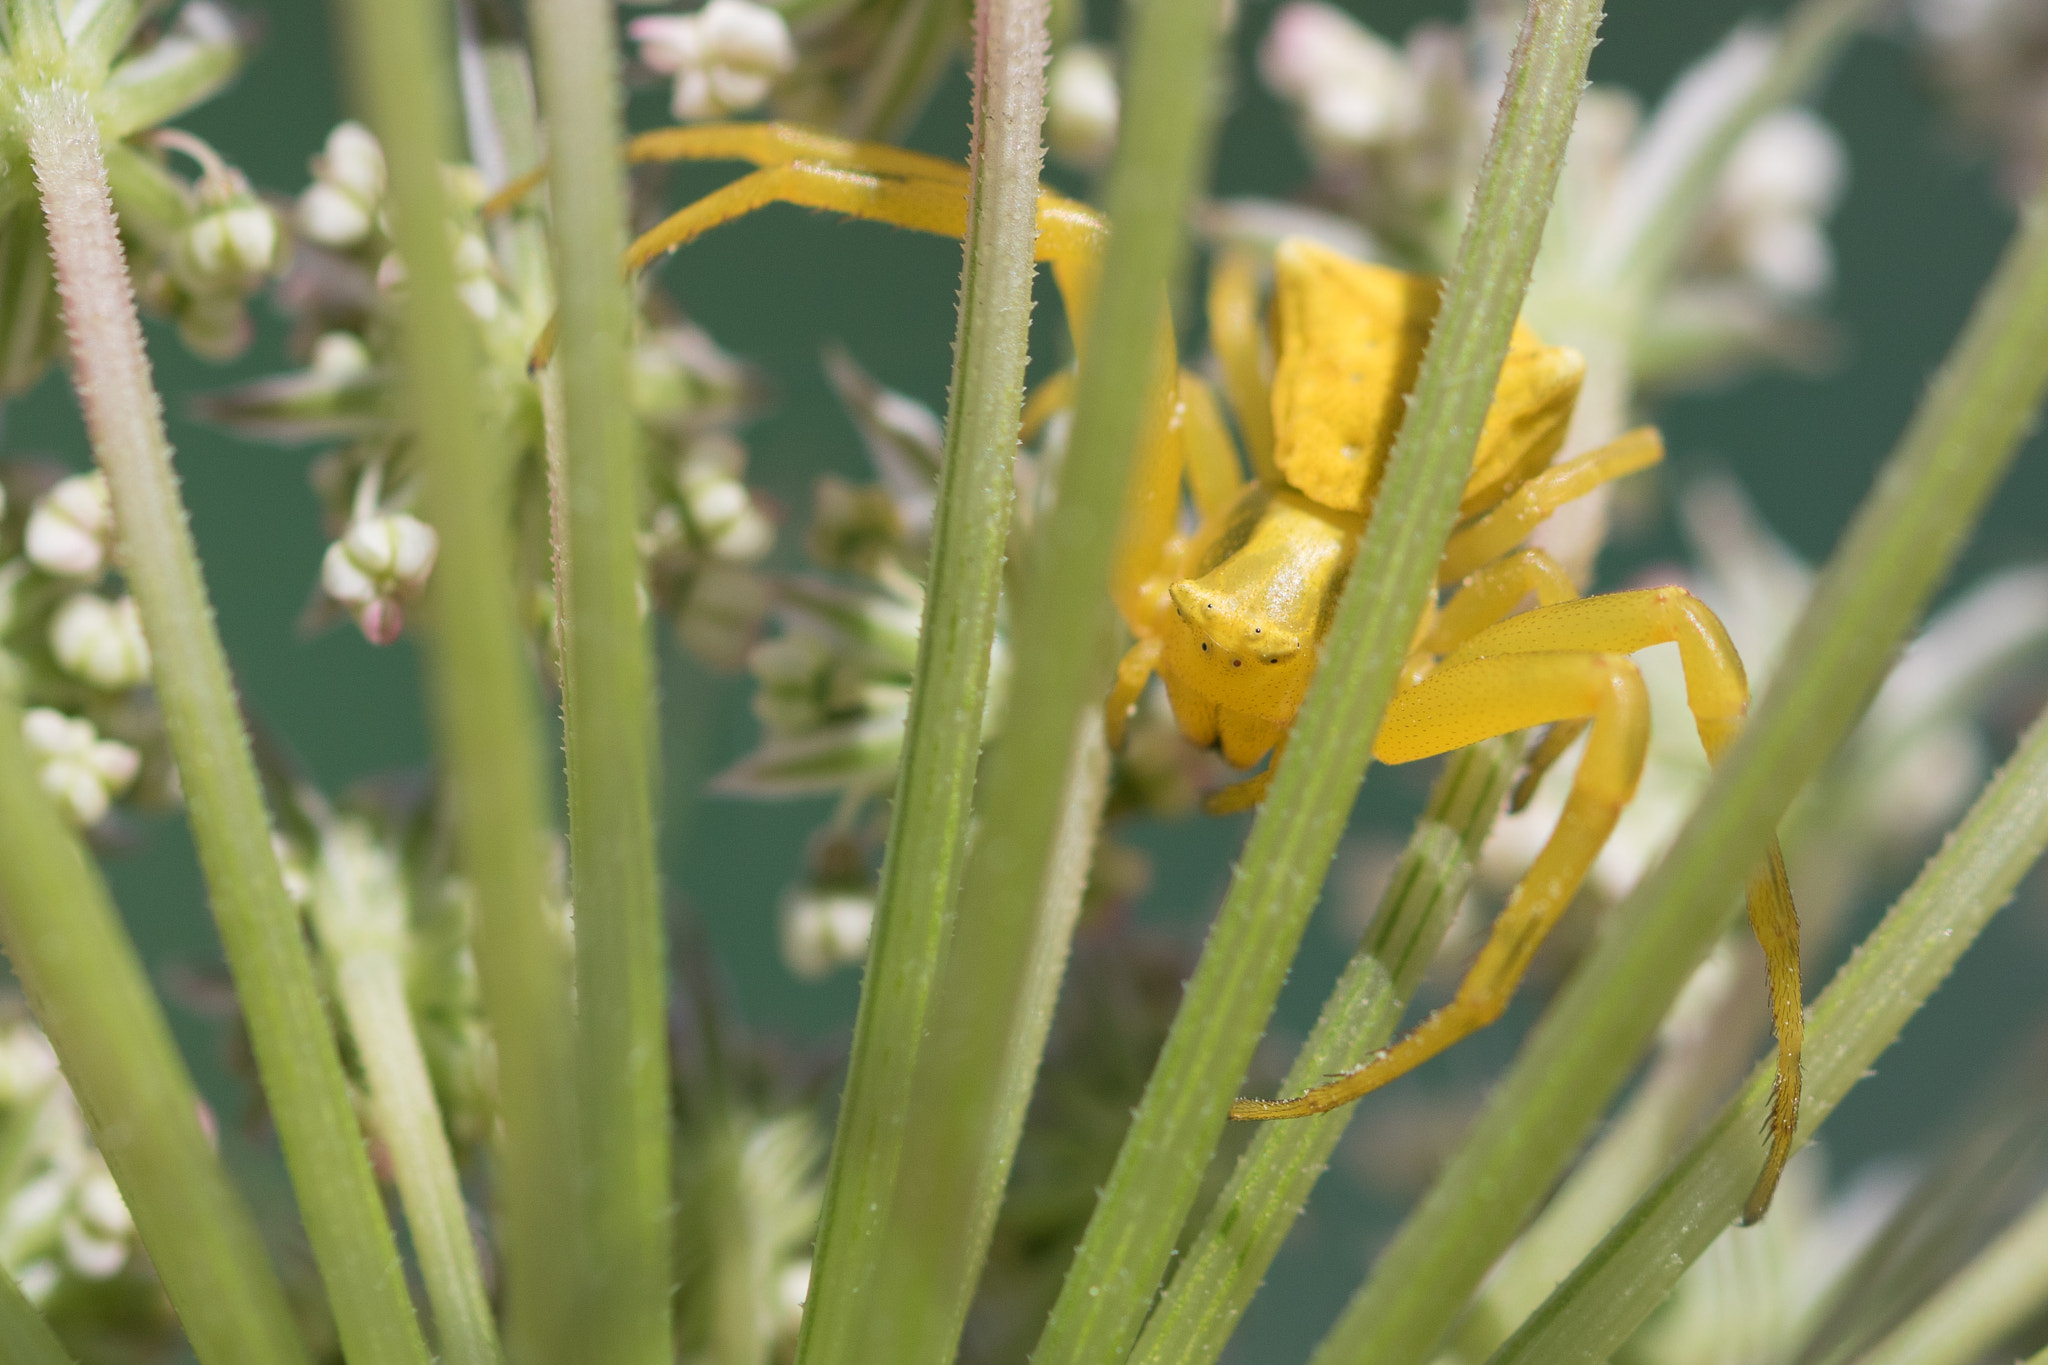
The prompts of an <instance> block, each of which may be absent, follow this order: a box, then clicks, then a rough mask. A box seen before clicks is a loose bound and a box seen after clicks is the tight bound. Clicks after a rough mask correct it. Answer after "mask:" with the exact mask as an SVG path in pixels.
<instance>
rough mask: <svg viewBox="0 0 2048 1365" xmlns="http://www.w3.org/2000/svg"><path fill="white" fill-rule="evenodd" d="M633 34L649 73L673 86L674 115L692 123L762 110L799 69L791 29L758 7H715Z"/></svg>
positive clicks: (735, 2) (651, 20)
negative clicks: (785, 79)
mask: <svg viewBox="0 0 2048 1365" xmlns="http://www.w3.org/2000/svg"><path fill="white" fill-rule="evenodd" d="M626 32H627V33H628V34H629V35H630V36H631V37H632V39H633V40H634V41H635V42H637V43H638V44H639V45H640V60H641V61H642V62H643V63H645V64H646V66H647V68H648V69H649V70H650V71H654V72H657V73H658V74H660V75H664V76H669V77H672V78H673V79H674V81H675V86H674V90H673V93H672V94H671V95H670V96H669V108H670V110H671V111H672V112H673V113H674V114H675V116H676V117H677V118H679V119H682V120H684V121H685V122H696V121H698V120H702V119H716V118H726V117H729V116H730V115H733V114H743V113H746V112H747V111H749V110H751V109H758V108H760V107H761V105H762V104H763V103H765V102H766V101H767V99H768V95H769V93H770V92H771V91H772V90H773V89H774V88H775V83H776V82H777V81H778V80H780V79H781V78H782V77H784V76H787V75H788V74H789V73H790V71H791V70H792V69H793V68H794V67H795V66H796V45H795V43H793V42H792V41H791V39H790V36H789V25H788V23H786V22H785V21H784V20H783V17H782V15H781V14H779V13H778V12H776V11H775V10H772V9H770V8H768V7H767V6H766V5H757V4H755V3H754V2H753V0H710V3H709V4H707V5H705V6H704V8H702V9H700V10H698V11H697V12H695V13H694V14H651V15H648V16H647V17H645V18H643V19H635V20H634V21H633V22H632V23H631V24H629V25H628V26H627V28H626Z"/></svg>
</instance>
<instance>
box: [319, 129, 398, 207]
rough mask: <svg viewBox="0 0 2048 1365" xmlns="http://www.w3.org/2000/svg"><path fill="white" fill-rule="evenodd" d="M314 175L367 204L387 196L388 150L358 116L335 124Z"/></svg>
mask: <svg viewBox="0 0 2048 1365" xmlns="http://www.w3.org/2000/svg"><path fill="white" fill-rule="evenodd" d="M314 174H315V175H317V176H318V177H319V178H320V179H322V180H324V181H326V182H327V183H328V184H330V185H332V186H334V187H335V188H336V189H339V190H345V191H347V192H348V193H349V194H352V195H354V196H355V197H356V198H357V199H359V200H361V201H363V202H364V203H367V204H375V203H376V202H377V201H378V200H380V199H382V198H383V197H384V149H383V148H382V147H380V146H378V145H377V139H376V136H375V135H374V134H372V133H371V132H370V130H369V129H368V128H365V127H364V126H363V125H362V124H360V123H357V122H356V121H355V120H354V119H349V120H346V121H344V122H342V123H337V124H335V125H334V131H333V132H331V133H329V134H328V135H327V145H326V147H325V148H324V149H323V153H322V155H321V157H320V159H319V162H318V164H317V165H316V166H315V168H314Z"/></svg>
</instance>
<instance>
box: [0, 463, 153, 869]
mask: <svg viewBox="0 0 2048 1365" xmlns="http://www.w3.org/2000/svg"><path fill="white" fill-rule="evenodd" d="M10 512H11V513H12V514H10ZM113 521H114V518H113V509H112V508H111V506H110V505H109V503H108V499H107V487H106V483H105V481H104V480H103V479H102V478H101V477H100V476H99V475H98V474H97V473H92V474H71V475H63V474H60V473H59V472H58V471H56V470H53V469H50V468H48V467H46V466H40V465H34V464H28V463H21V462H17V463H13V464H8V465H5V466H0V686H4V687H6V688H8V689H9V690H11V691H13V692H14V693H15V694H16V695H17V696H18V697H19V698H20V700H21V701H22V702H23V703H24V704H25V706H26V708H27V709H26V714H25V715H24V717H23V721H22V737H23V739H24V740H26V741H27V745H28V750H29V753H30V755H31V756H32V757H33V759H34V760H35V762H36V764H37V773H38V777H39V779H40V780H41V782H42V785H43V788H44V789H45V790H46V791H48V792H49V793H50V795H51V796H52V797H53V798H55V799H56V801H57V805H58V808H59V809H60V810H62V811H63V812H64V814H65V815H66V816H67V817H69V818H70V820H71V821H72V822H73V823H75V824H77V825H78V826H80V827H81V828H90V827H92V826H94V825H97V824H99V823H100V822H101V821H102V820H104V819H105V818H106V817H107V815H108V813H109V811H110V810H111V809H112V807H113V803H114V802H115V801H116V800H118V799H120V798H122V797H124V796H128V795H149V796H153V797H156V798H159V799H161V798H163V797H167V796H168V795H169V794H170V791H171V789H172V786H173V782H174V779H173V776H172V770H171V768H170V764H169V761H168V757H167V754H166V751H165V742H164V736H163V732H162V726H161V723H160V720H159V718H158V716H157V714H156V708H155V703H154V700H153V696H152V694H151V692H150V690H149V680H150V657H149V642H148V640H147V639H146V638H145V637H144V635H143V633H142V621H141V617H140V616H139V614H138V613H137V611H136V608H135V601H134V599H133V598H131V597H129V596H128V595H126V593H124V592H122V591H121V590H120V589H119V588H118V587H117V586H115V582H114V579H113V576H112V573H111V568H112V565H111V559H112V540H113V531H114V525H113Z"/></svg>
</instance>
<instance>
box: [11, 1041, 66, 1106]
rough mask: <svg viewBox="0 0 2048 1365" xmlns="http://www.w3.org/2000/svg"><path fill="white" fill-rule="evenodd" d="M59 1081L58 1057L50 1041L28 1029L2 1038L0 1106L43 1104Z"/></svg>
mask: <svg viewBox="0 0 2048 1365" xmlns="http://www.w3.org/2000/svg"><path fill="white" fill-rule="evenodd" d="M56 1079H57V1054H56V1052H55V1051H53V1050H52V1049H51V1047H50V1040H49V1039H47V1038H45V1037H44V1036H43V1035H42V1033H41V1032H39V1031H38V1030H36V1029H33V1028H28V1027H25V1026H23V1027H16V1028H12V1029H9V1030H8V1031H7V1032H6V1034H5V1035H0V1104H9V1105H13V1104H20V1103H22V1102H23V1101H31V1102H33V1101H36V1100H40V1099H41V1098H42V1096H43V1095H44V1094H45V1093H46V1092H47V1091H48V1090H49V1088H50V1086H51V1084H52V1083H53V1082H54V1081H55V1080H56Z"/></svg>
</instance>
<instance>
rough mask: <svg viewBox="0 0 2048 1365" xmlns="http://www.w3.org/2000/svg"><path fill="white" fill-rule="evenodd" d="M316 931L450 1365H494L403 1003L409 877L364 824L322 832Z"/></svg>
mask: <svg viewBox="0 0 2048 1365" xmlns="http://www.w3.org/2000/svg"><path fill="white" fill-rule="evenodd" d="M312 919H313V929H314V932H315V933H317V934H318V935H319V936H320V947H321V949H322V951H323V952H324V953H325V955H326V958H327V961H328V963H329V965H330V966H331V967H332V969H333V972H334V984H335V993H336V995H337V996H338V997H339V998H340V1003H341V1011H342V1016H343V1018H344V1019H345V1020H346V1021H347V1023H348V1031H349V1036H350V1037H351V1038H352V1039H353V1040H354V1041H355V1048H356V1055H357V1056H358V1057H359V1058H361V1060H362V1066H363V1072H364V1075H365V1076H366V1077H367V1078H368V1081H369V1091H370V1108H371V1113H372V1121H373V1122H374V1124H375V1127H376V1131H377V1135H378V1136H379V1137H380V1138H382V1139H383V1142H384V1147H385V1150H386V1151H387V1152H389V1153H390V1157H391V1169H392V1172H393V1174H394V1175H395V1177H396V1179H397V1182H398V1197H399V1200H400V1202H401V1203H402V1204H403V1205H404V1207H405V1221H406V1226H407V1227H408V1228H409V1229H410V1230H411V1232H412V1244H413V1251H414V1253H415V1254H416V1255H417V1256H418V1258H419V1264H420V1278H421V1279H422V1280H423V1281H424V1282H425V1284H426V1290H427V1300H428V1302H429V1303H431V1304H432V1305H433V1309H434V1338H435V1344H436V1345H437V1346H438V1347H439V1358H440V1359H441V1360H442V1361H444V1362H447V1365H497V1362H498V1361H499V1360H500V1359H501V1358H502V1357H501V1353H500V1351H499V1349H498V1328H497V1324H496V1323H495V1322H494V1321H493V1320H492V1317H491V1300H490V1294H489V1292H488V1291H487V1290H486V1289H485V1287H484V1276H483V1268H482V1266H481V1265H480V1264H479V1263H478V1261H477V1254H476V1238H475V1236H474V1234H473V1233H472V1232H471V1231H470V1225H469V1210H468V1207H467V1206H466V1205H465V1204H464V1203H463V1199H462V1183H461V1180H460V1178H459V1177H458V1176H457V1174H456V1171H455V1158H454V1155H453V1154H452V1153H451V1152H450V1151H449V1149H448V1131H447V1127H446V1125H445V1124H444V1123H443V1121H442V1117H441V1106H440V1105H439V1103H437V1102H436V1101H435V1099H434V1083H433V1080H432V1078H431V1077H430V1076H429V1075H428V1073H427V1060H426V1057H425V1056H424V1055H423V1054H422V1053H421V1051H420V1040H419V1035H418V1033H417V1032H416V1031H415V1030H414V1028H413V1015H412V1006H411V1003H410V1002H409V1001H408V1000H407V998H406V991H405V962H404V955H405V948H406V928H407V920H408V909H407V895H406V889H405V881H404V873H403V870H402V869H401V868H400V867H399V866H398V863H397V860H396V859H395V858H393V857H392V855H391V854H390V853H389V852H388V851H386V850H385V849H383V848H382V847H380V846H379V845H378V843H377V840H376V838H375V836H374V835H373V834H372V833H371V832H370V831H369V830H367V829H365V828H364V827H363V826H362V825H361V824H360V823H359V822H357V821H353V820H347V819H342V820H334V821H330V822H327V823H326V826H325V827H324V828H322V829H321V831H320V855H319V871H318V875H317V878H316V881H315V884H314V887H313V908H312Z"/></svg>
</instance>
